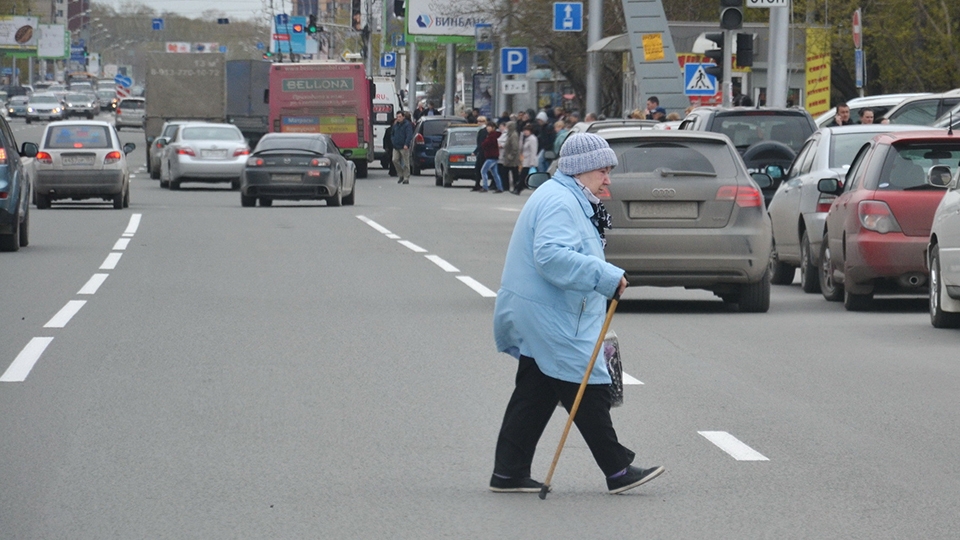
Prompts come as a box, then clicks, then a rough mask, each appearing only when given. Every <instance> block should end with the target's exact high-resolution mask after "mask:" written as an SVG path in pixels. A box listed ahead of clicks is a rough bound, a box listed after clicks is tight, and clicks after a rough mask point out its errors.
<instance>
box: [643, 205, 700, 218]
mask: <svg viewBox="0 0 960 540" xmlns="http://www.w3.org/2000/svg"><path fill="white" fill-rule="evenodd" d="M629 214H630V217H631V218H637V219H696V218H697V203H696V202H680V201H672V202H653V201H649V202H648V201H635V202H631V203H630V211H629Z"/></svg>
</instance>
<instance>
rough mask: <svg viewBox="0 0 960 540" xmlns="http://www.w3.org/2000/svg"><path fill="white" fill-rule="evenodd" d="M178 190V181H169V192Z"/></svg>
mask: <svg viewBox="0 0 960 540" xmlns="http://www.w3.org/2000/svg"><path fill="white" fill-rule="evenodd" d="M178 189H180V181H179V180H171V181H170V191H177V190H178Z"/></svg>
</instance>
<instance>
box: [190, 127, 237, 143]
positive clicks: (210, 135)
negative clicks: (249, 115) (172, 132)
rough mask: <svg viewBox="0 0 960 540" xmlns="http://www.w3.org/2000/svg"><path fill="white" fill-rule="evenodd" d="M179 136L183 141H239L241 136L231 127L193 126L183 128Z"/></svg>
mask: <svg viewBox="0 0 960 540" xmlns="http://www.w3.org/2000/svg"><path fill="white" fill-rule="evenodd" d="M181 138H182V139H183V140H185V141H239V140H241V139H243V136H242V135H241V134H240V131H239V130H238V129H237V128H233V127H217V126H194V127H185V128H183V136H182V137H181Z"/></svg>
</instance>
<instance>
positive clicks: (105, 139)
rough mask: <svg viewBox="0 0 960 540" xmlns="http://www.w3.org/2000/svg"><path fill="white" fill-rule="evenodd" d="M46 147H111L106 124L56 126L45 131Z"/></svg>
mask: <svg viewBox="0 0 960 540" xmlns="http://www.w3.org/2000/svg"><path fill="white" fill-rule="evenodd" d="M45 146H46V147H47V148H78V149H79V148H111V144H110V132H109V131H107V127H106V126H89V125H70V126H58V127H56V128H52V129H50V130H49V131H48V132H47V140H46V143H45Z"/></svg>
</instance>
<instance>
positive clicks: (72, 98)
mask: <svg viewBox="0 0 960 540" xmlns="http://www.w3.org/2000/svg"><path fill="white" fill-rule="evenodd" d="M89 100H90V96H88V95H86V94H70V95H68V96H67V101H89Z"/></svg>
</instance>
